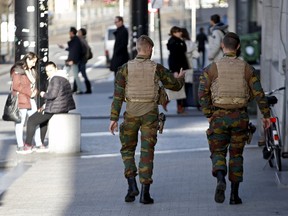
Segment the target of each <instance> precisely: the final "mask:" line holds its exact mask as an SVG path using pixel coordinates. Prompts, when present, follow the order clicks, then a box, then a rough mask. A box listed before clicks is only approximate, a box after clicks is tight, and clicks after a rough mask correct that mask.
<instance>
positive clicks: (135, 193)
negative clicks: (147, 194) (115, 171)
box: [130, 191, 139, 196]
mask: <svg viewBox="0 0 288 216" xmlns="http://www.w3.org/2000/svg"><path fill="white" fill-rule="evenodd" d="M138 195H139V191H133V192H131V193H130V196H138Z"/></svg>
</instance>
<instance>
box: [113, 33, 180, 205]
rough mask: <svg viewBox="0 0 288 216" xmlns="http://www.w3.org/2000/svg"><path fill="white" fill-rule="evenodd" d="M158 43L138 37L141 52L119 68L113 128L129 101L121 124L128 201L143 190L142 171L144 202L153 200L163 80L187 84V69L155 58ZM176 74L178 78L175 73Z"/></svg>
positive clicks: (176, 88)
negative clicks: (171, 68)
mask: <svg viewBox="0 0 288 216" xmlns="http://www.w3.org/2000/svg"><path fill="white" fill-rule="evenodd" d="M153 46H154V43H153V41H152V40H151V39H150V38H149V37H148V36H146V35H142V36H140V37H139V38H138V39H137V42H136V49H137V52H138V54H137V56H136V58H135V59H133V60H131V61H129V62H128V63H127V64H124V65H123V66H122V67H120V68H119V70H118V72H117V75H116V80H115V89H114V97H113V98H114V99H113V102H112V105H111V115H110V126H109V131H110V132H111V133H112V134H113V135H114V131H117V128H118V120H119V114H120V111H121V107H122V103H123V102H124V101H125V102H126V103H127V104H126V111H125V113H124V122H123V123H122V124H121V125H120V141H121V144H122V148H121V150H120V152H121V155H122V160H123V163H124V167H125V171H124V175H125V177H126V178H127V181H128V193H127V195H126V197H125V202H133V201H134V200H135V197H136V196H137V195H138V194H139V191H138V187H137V183H136V179H135V177H136V176H137V174H138V173H139V179H140V183H141V184H142V188H141V195H140V202H141V203H143V204H151V203H153V202H154V200H153V199H152V198H151V196H150V193H149V190H150V184H152V182H153V180H152V172H153V159H154V147H155V145H156V142H157V130H158V126H159V120H158V119H159V110H158V104H157V103H158V100H159V88H160V87H159V81H161V82H162V84H163V86H164V87H165V88H167V89H171V90H174V91H179V90H180V89H181V88H182V86H183V84H184V74H185V73H184V72H182V70H181V71H180V72H179V74H178V72H175V74H174V75H173V73H171V72H170V71H169V70H168V69H166V68H164V67H163V66H162V65H160V64H157V63H155V62H154V61H151V60H150V58H151V55H152V49H153ZM174 76H175V77H176V78H175V77H174ZM139 130H140V132H141V154H140V162H139V167H138V169H137V166H136V164H135V158H134V156H135V150H136V146H137V141H138V131H139Z"/></svg>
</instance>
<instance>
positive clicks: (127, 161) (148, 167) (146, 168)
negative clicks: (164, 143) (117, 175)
mask: <svg viewBox="0 0 288 216" xmlns="http://www.w3.org/2000/svg"><path fill="white" fill-rule="evenodd" d="M158 124H159V122H158V109H155V110H153V111H150V112H149V113H147V114H145V115H143V116H140V117H135V116H131V115H129V114H128V113H127V112H125V113H124V122H123V123H122V124H121V125H120V141H121V144H122V147H121V150H120V152H121V155H122V160H123V163H124V167H125V171H124V175H125V177H126V178H128V177H135V176H136V175H137V167H136V163H135V150H136V147H137V142H138V131H139V130H140V132H141V135H140V137H141V152H140V161H139V167H138V171H139V179H140V183H141V184H151V183H152V182H153V180H152V174H153V160H154V147H155V145H156V143H157V129H158Z"/></svg>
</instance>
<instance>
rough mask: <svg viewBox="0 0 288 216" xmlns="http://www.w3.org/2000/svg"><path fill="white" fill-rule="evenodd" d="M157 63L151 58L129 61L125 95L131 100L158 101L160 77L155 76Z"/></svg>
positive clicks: (127, 99)
mask: <svg viewBox="0 0 288 216" xmlns="http://www.w3.org/2000/svg"><path fill="white" fill-rule="evenodd" d="M156 66H157V64H156V63H155V62H153V61H151V60H150V59H134V60H132V61H129V62H128V77H127V81H126V88H125V97H126V101H130V102H143V103H145V102H157V101H158V98H159V94H158V89H159V84H158V81H159V79H158V78H157V77H156V76H155V72H156Z"/></svg>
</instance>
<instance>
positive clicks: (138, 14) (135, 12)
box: [130, 0, 149, 58]
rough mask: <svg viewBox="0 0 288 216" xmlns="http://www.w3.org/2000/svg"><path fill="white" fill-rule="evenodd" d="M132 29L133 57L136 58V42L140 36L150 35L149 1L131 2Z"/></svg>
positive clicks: (134, 0)
mask: <svg viewBox="0 0 288 216" xmlns="http://www.w3.org/2000/svg"><path fill="white" fill-rule="evenodd" d="M130 3H131V4H130V11H131V18H130V28H131V31H132V38H131V57H132V58H134V57H135V56H136V54H137V51H136V41H137V38H138V37H139V36H140V35H148V32H149V28H148V26H149V23H148V1H147V0H141V1H138V0H137V1H136V0H133V1H131V2H130Z"/></svg>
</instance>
